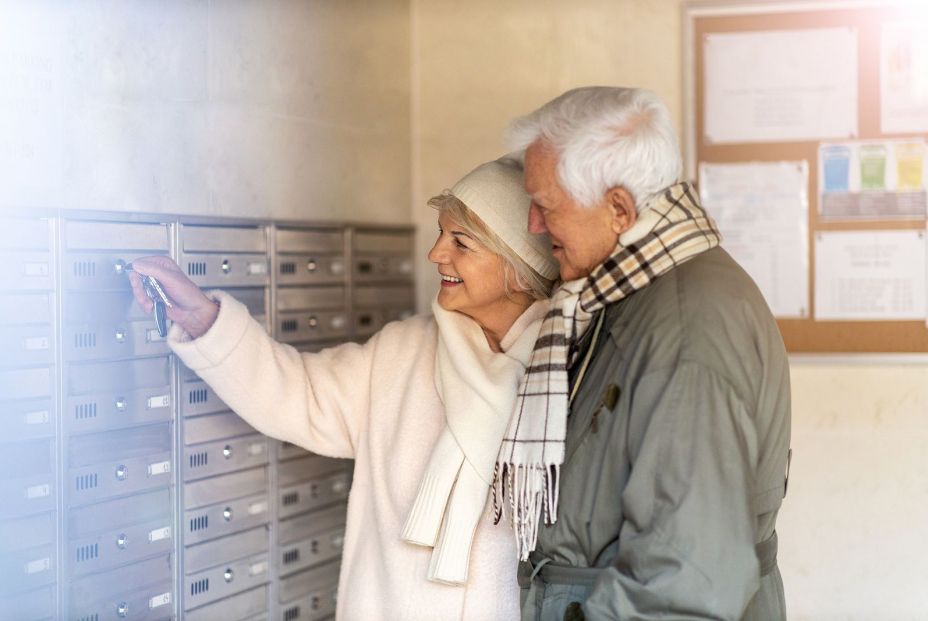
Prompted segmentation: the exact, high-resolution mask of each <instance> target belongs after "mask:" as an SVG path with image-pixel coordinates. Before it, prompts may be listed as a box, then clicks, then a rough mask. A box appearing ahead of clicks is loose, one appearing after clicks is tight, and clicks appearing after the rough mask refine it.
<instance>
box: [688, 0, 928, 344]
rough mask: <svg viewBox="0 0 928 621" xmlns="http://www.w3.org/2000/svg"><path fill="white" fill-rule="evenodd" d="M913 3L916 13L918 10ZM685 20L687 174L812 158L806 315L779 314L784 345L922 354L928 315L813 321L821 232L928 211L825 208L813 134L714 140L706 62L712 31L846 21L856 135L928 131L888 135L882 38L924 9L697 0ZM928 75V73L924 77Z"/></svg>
mask: <svg viewBox="0 0 928 621" xmlns="http://www.w3.org/2000/svg"><path fill="white" fill-rule="evenodd" d="M913 11H914V12H915V13H914V14H913ZM683 12H684V15H683V18H684V19H683V22H684V30H685V33H684V34H685V37H684V55H685V63H684V74H685V78H684V82H685V83H684V87H685V105H684V108H685V110H684V115H685V136H686V139H685V141H684V144H685V149H686V156H687V170H688V176H689V178H691V179H694V180H697V179H698V174H697V171H698V166H699V165H700V164H703V163H710V164H735V163H748V162H780V161H802V160H805V161H806V162H808V188H807V196H808V220H809V221H808V227H807V231H808V237H809V244H808V253H809V256H808V261H807V265H808V270H809V279H808V283H809V285H808V287H809V296H808V299H809V304H810V307H811V308H810V309H809V313H808V315H807V316H803V317H801V318H778V319H777V322H778V324H779V327H780V331H781V333H782V335H783V339H784V342H785V343H786V347H787V349H788V350H789V351H790V352H792V353H924V352H928V327H926V321H925V319H924V318H923V319H921V320H917V321H916V320H887V321H884V320H867V321H847V320H823V319H816V309H815V308H814V304H815V291H814V288H815V286H816V283H815V277H814V276H815V260H816V257H815V247H816V246H815V236H816V235H817V234H820V233H822V232H831V231H888V230H892V231H899V230H905V231H921V232H923V233H924V231H925V227H926V221H925V215H924V212H922V213H920V214H912V213H910V214H908V215H904V216H902V217H898V215H897V216H896V217H891V218H883V219H881V218H880V217H864V218H860V217H858V218H849V219H842V218H828V217H823V216H822V215H821V214H820V206H819V204H818V203H819V200H820V198H819V197H820V188H819V161H818V160H819V157H820V153H822V151H820V149H821V148H822V143H823V142H826V143H828V142H835V139H833V138H820V139H815V140H806V139H802V140H790V139H785V140H777V139H768V140H764V141H758V142H747V141H745V142H738V141H724V142H713V141H712V140H711V139H710V138H709V137H707V132H706V118H707V115H706V113H707V110H706V109H705V106H706V92H705V90H706V84H705V77H706V67H705V66H704V46H705V43H706V40H707V37H712V36H713V35H718V34H721V33H759V32H776V31H798V30H804V29H822V28H847V29H850V30H851V31H852V32H854V33H856V39H857V126H856V135H854V136H853V137H847V138H848V140H854V141H866V140H877V141H883V140H885V141H887V142H889V141H894V140H898V139H902V138H905V139H912V138H916V139H928V132H924V131H922V132H913V131H907V132H906V133H905V134H899V133H883V131H882V129H883V128H885V127H886V125H887V124H886V121H885V119H883V121H882V123H881V110H880V107H881V75H880V72H881V36H882V34H881V33H882V32H884V30H883V25H884V24H885V23H893V22H905V21H907V20H908V21H911V20H913V19H921V20H926V21H928V12H926V11H925V9H924V8H922V7H917V8H914V9H913V8H912V5H911V4H908V5H906V4H905V3H893V2H872V1H871V2H837V1H835V2H829V1H828V0H819V1H815V2H812V1H810V2H798V3H797V2H788V3H786V2H769V1H768V2H764V1H759V2H750V3H745V2H738V3H735V2H732V3H713V4H709V3H704V2H693V3H690V4H687V5H686V6H684V8H683ZM926 82H928V77H926Z"/></svg>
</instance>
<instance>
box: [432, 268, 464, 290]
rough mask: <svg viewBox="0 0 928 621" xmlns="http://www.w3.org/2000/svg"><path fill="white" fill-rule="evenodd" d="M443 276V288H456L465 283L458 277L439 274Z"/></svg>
mask: <svg viewBox="0 0 928 621" xmlns="http://www.w3.org/2000/svg"><path fill="white" fill-rule="evenodd" d="M438 275H439V276H441V286H442V287H456V286H458V285H460V284H462V283H463V282H464V281H463V280H462V279H460V278H457V277H456V276H448V275H447V274H442V273H441V272H439V273H438Z"/></svg>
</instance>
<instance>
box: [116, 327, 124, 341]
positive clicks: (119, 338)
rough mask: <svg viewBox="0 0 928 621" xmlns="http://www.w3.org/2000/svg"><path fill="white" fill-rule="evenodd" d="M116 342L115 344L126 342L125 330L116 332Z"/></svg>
mask: <svg viewBox="0 0 928 621" xmlns="http://www.w3.org/2000/svg"><path fill="white" fill-rule="evenodd" d="M116 342H117V343H125V342H126V331H125V330H116Z"/></svg>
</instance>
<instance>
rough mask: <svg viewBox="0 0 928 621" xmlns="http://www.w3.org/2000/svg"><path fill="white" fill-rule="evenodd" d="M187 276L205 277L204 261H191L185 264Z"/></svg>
mask: <svg viewBox="0 0 928 621" xmlns="http://www.w3.org/2000/svg"><path fill="white" fill-rule="evenodd" d="M187 274H188V275H190V276H206V261H191V262H189V263H187Z"/></svg>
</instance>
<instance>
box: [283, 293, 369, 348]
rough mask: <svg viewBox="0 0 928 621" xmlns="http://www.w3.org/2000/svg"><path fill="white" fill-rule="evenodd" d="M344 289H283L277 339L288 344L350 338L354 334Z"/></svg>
mask: <svg viewBox="0 0 928 621" xmlns="http://www.w3.org/2000/svg"><path fill="white" fill-rule="evenodd" d="M346 306H347V305H346V298H345V289H344V287H313V288H308V287H307V288H293V289H280V290H279V291H278V292H277V320H276V326H277V337H278V338H279V339H280V340H282V341H284V342H287V343H296V342H301V341H317V340H326V339H328V340H331V339H338V338H346V337H347V336H348V334H349V332H350V331H351V326H350V324H349V318H348V311H347V308H346Z"/></svg>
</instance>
